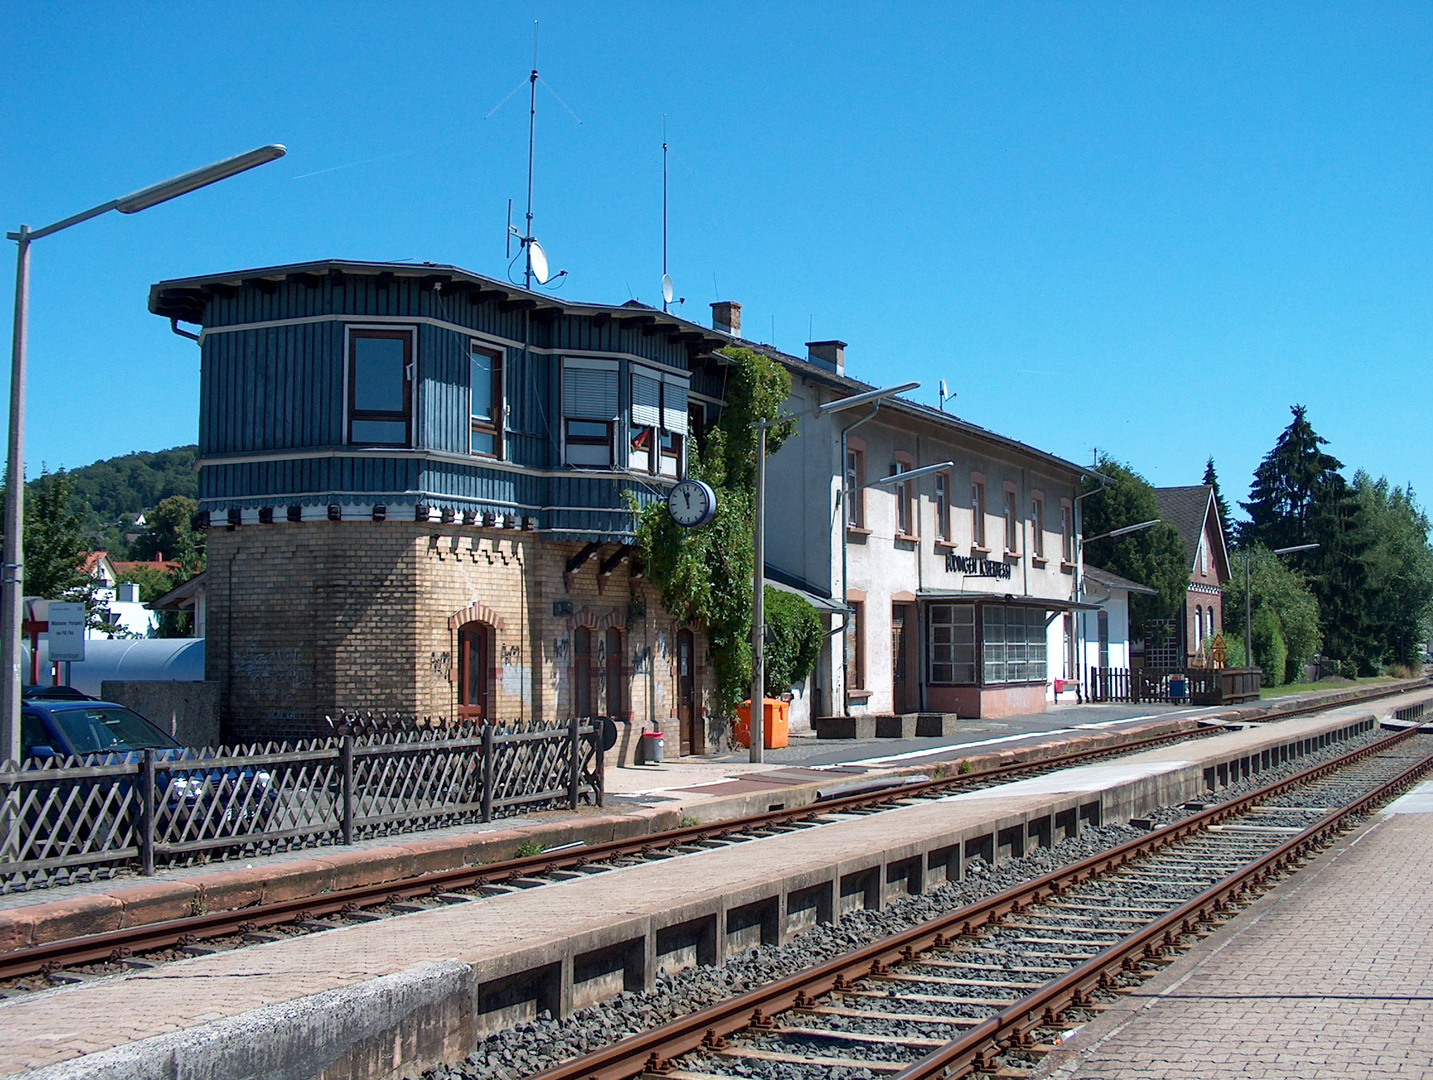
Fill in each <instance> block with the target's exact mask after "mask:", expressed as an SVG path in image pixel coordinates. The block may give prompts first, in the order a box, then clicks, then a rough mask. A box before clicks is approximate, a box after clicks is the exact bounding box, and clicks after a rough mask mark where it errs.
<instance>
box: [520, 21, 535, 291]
mask: <svg viewBox="0 0 1433 1080" xmlns="http://www.w3.org/2000/svg"><path fill="white" fill-rule="evenodd" d="M528 83H529V85H530V93H529V95H528V107H527V241H528V242H527V243H526V244H524V245H523V248H524V250H525V253H526V255H527V265H526V267H525V268H524V270H523V278H522V284H523V288H525V289H531V288H532V159H533V148H534V146H535V145H536V143H537V20H536V19H534V20H533V21H532V74H531V75H529V76H528Z"/></svg>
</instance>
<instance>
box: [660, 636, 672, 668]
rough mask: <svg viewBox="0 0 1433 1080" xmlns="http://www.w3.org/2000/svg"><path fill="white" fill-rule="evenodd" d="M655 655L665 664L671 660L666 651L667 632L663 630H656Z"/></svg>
mask: <svg viewBox="0 0 1433 1080" xmlns="http://www.w3.org/2000/svg"><path fill="white" fill-rule="evenodd" d="M657 655H658V656H660V657H661V658H662V662H663V663H665V664H670V663H671V662H672V658H671V656H670V655H669V654H668V652H667V632H666V631H665V630H658V631H657Z"/></svg>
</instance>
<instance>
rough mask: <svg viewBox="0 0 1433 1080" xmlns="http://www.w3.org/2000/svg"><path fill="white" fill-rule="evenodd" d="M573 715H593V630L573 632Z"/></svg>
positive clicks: (585, 628)
mask: <svg viewBox="0 0 1433 1080" xmlns="http://www.w3.org/2000/svg"><path fill="white" fill-rule="evenodd" d="M572 668H573V670H572V715H573V716H591V715H592V631H591V630H589V629H587V627H585V626H579V627H578V628H577V629H576V630H574V631H573V632H572Z"/></svg>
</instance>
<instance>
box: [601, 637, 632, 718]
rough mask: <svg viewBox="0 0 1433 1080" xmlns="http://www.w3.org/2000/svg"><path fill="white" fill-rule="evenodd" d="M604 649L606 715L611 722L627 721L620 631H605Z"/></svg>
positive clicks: (625, 686) (625, 681)
mask: <svg viewBox="0 0 1433 1080" xmlns="http://www.w3.org/2000/svg"><path fill="white" fill-rule="evenodd" d="M603 646H604V648H605V649H606V653H607V655H606V657H605V658H604V659H605V661H606V665H607V667H606V670H607V715H608V716H610V717H612V719H613V720H625V719H627V678H626V674H625V669H624V668H623V666H622V631H621V630H618V629H617V628H616V627H615V626H614V627H612V628H610V629H609V630H608V631H607V635H606V640H605V641H604V642H603Z"/></svg>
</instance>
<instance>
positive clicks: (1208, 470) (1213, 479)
mask: <svg viewBox="0 0 1433 1080" xmlns="http://www.w3.org/2000/svg"><path fill="white" fill-rule="evenodd" d="M1204 484H1205V486H1206V487H1212V488H1213V489H1214V505H1215V506H1217V507H1218V508H1219V524H1220V525H1222V526H1223V527H1224V531H1225V532H1226V533H1227V532H1228V531H1229V530H1230V529H1232V528H1233V527H1234V523H1233V522H1232V521H1231V520H1230V519H1229V504H1228V503H1227V502H1225V501H1224V493H1223V492H1222V491H1220V490H1219V475H1218V473H1216V472H1215V471H1214V456H1213V455H1212V454H1211V455H1210V457H1209V460H1208V461H1206V462H1205V463H1204Z"/></svg>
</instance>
